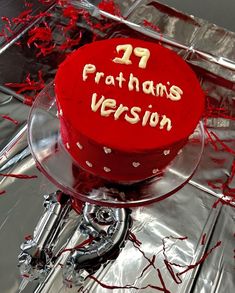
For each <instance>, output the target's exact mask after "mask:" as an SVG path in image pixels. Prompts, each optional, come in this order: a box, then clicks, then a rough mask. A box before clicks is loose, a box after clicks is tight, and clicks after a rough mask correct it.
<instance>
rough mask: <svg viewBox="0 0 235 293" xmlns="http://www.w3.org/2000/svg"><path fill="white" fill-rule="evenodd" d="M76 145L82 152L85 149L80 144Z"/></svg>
mask: <svg viewBox="0 0 235 293" xmlns="http://www.w3.org/2000/svg"><path fill="white" fill-rule="evenodd" d="M76 145H77V146H78V148H79V149H80V150H82V149H83V146H82V145H81V144H80V142H77V143H76Z"/></svg>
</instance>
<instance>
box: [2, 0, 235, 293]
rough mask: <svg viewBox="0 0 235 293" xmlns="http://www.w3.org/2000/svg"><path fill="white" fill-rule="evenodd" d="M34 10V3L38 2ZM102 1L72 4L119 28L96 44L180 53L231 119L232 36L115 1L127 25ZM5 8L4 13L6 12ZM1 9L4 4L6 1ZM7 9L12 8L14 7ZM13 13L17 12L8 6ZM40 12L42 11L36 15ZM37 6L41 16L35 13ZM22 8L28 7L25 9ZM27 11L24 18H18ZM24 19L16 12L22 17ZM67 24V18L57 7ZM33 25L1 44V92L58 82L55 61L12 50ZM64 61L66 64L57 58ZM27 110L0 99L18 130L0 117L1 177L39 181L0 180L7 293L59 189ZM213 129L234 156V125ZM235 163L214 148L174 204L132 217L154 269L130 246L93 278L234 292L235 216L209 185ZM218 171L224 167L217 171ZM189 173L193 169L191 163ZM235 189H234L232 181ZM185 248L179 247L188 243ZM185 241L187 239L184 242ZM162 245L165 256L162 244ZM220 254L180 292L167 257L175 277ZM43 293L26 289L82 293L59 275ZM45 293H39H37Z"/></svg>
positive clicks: (185, 280) (220, 123)
mask: <svg viewBox="0 0 235 293" xmlns="http://www.w3.org/2000/svg"><path fill="white" fill-rule="evenodd" d="M35 2H36V1H35ZM97 2H98V1H93V2H92V1H91V2H89V1H72V4H73V5H75V6H78V7H83V8H85V9H87V10H88V11H89V12H90V13H91V15H92V16H93V17H94V18H95V19H97V21H101V20H102V17H103V16H106V17H108V18H109V19H110V21H111V23H112V25H111V26H110V27H109V28H108V29H107V31H102V32H99V31H97V34H98V36H99V38H109V37H115V36H126V35H127V36H130V35H132V36H136V37H141V38H146V39H148V38H150V39H157V40H160V41H161V42H162V43H163V44H164V45H165V46H169V47H171V48H173V49H175V50H176V51H177V52H178V53H179V54H180V55H181V56H182V57H183V58H184V59H185V60H186V61H187V62H188V63H189V64H191V65H192V67H193V69H194V70H195V71H196V72H197V74H198V76H199V78H200V81H201V84H202V86H203V88H204V90H205V91H206V92H207V96H208V98H209V102H210V103H211V104H213V105H216V106H217V107H223V108H225V109H226V110H227V113H228V114H229V115H230V116H232V117H234V111H235V35H234V33H232V32H229V31H226V30H224V29H222V28H220V27H217V26H215V25H212V24H210V23H208V22H206V21H205V20H202V19H198V18H195V17H192V16H187V15H185V14H183V13H180V12H178V11H176V10H174V9H172V8H170V7H166V6H164V5H162V4H159V3H158V2H156V1H148V0H143V1H134V0H128V1H117V4H118V5H119V8H120V11H121V15H122V18H120V17H118V16H114V15H112V14H110V12H107V11H99V9H98V8H97V5H95V4H97ZM1 5H3V4H0V11H1V14H2V11H4V10H2V8H4V7H1ZM4 5H7V4H6V3H5V2H4ZM9 5H10V2H9ZM9 7H10V6H9ZM38 7H39V6H38ZM38 7H36V8H35V11H37V9H38ZM21 9H22V8H21ZM20 11H22V10H20ZM20 11H19V12H20ZM52 11H53V13H54V15H55V17H58V22H59V21H60V18H61V15H60V9H59V8H58V7H54V8H52ZM145 20H147V21H149V22H151V23H153V24H155V25H156V26H157V27H158V28H159V31H160V33H159V31H156V30H154V29H152V28H151V27H146V26H145V25H144V21H145ZM78 26H79V27H80V28H81V29H82V30H83V31H84V34H85V35H86V36H87V40H88V39H89V40H90V39H91V38H90V34H91V33H90V29H89V27H88V26H87V24H86V23H84V22H79V23H78ZM27 29H28V26H26V27H24V28H20V29H19V28H16V33H15V35H13V36H12V38H11V40H10V43H9V42H8V43H3V42H1V43H0V44H1V49H0V52H1V54H0V84H1V85H3V84H4V83H6V82H20V81H22V80H23V78H24V77H25V74H26V73H27V72H30V73H31V74H32V75H35V74H36V73H37V72H38V70H39V69H42V70H43V72H44V73H46V74H47V78H48V80H50V79H51V78H53V75H54V73H55V71H56V66H57V64H58V63H59V61H57V60H56V61H53V62H49V61H50V60H49V61H48V60H46V61H43V60H41V59H40V58H37V59H36V58H35V55H34V54H33V52H32V50H31V49H28V48H27V47H18V46H11V45H12V44H13V43H14V42H15V41H17V40H19V39H22V40H23V39H24V36H25V32H26V31H27ZM57 58H58V60H59V59H62V57H61V56H57ZM28 111H29V107H28V106H26V105H24V104H23V103H22V102H21V99H20V97H17V98H16V97H14V95H12V94H6V93H2V92H1V91H0V114H1V115H8V116H10V117H11V118H14V119H15V120H17V121H18V123H17V124H14V123H12V122H11V121H9V120H7V119H2V118H1V117H0V129H1V131H0V173H4V174H5V173H8V172H9V173H15V174H27V175H37V178H36V179H29V180H24V179H19V178H12V177H4V176H1V177H0V191H1V190H2V191H3V190H4V191H5V193H4V194H2V195H1V196H0V200H1V205H0V209H1V212H0V235H1V242H0V251H1V264H0V270H1V276H0V291H1V292H7V293H8V292H9V293H13V292H19V287H20V284H21V281H22V279H21V277H20V273H19V270H18V268H17V263H18V260H17V256H18V254H19V252H20V244H21V243H22V242H23V240H24V237H25V236H26V235H29V234H31V235H32V234H33V231H34V228H35V226H36V224H37V222H38V221H39V218H40V216H41V215H42V213H43V206H42V203H43V195H44V194H48V193H50V192H54V191H55V190H56V187H55V186H54V185H53V184H52V183H50V182H49V181H48V180H47V179H46V178H45V176H43V175H42V174H41V173H40V172H39V171H38V170H37V168H36V166H35V163H34V161H33V159H32V157H31V155H30V152H29V148H28V143H27V137H26V130H27V115H28ZM207 126H208V128H209V129H211V130H213V131H214V132H215V133H216V134H217V135H218V136H219V138H220V139H221V140H223V141H226V143H227V145H229V146H230V147H231V148H233V149H235V125H234V121H233V120H232V119H226V118H224V117H218V116H215V117H209V118H208V120H207ZM233 161H234V156H233V154H232V153H231V152H227V151H224V149H221V150H220V151H219V150H217V151H215V150H214V148H213V146H212V144H211V143H209V141H208V140H207V143H206V146H205V150H204V153H203V157H202V160H201V163H200V166H199V168H198V170H197V172H196V174H195V175H194V176H193V178H192V179H191V180H190V182H189V183H188V184H187V185H185V186H184V187H183V188H182V189H181V190H179V191H178V192H177V193H175V194H174V195H172V196H171V197H169V198H167V199H165V200H163V201H161V202H157V203H155V204H152V205H149V206H145V207H139V208H135V209H132V219H133V225H132V228H131V231H132V232H133V233H134V234H135V235H136V237H137V238H138V240H139V241H141V243H142V244H141V246H140V248H141V250H142V251H143V252H144V254H145V256H146V257H147V258H149V259H152V257H153V256H154V255H155V256H156V260H155V268H154V267H153V266H151V267H149V268H147V269H146V270H145V271H144V273H143V274H142V272H143V270H144V268H146V266H147V265H148V264H149V263H148V260H147V258H146V257H143V254H142V253H141V252H140V251H139V250H138V249H137V248H136V247H134V245H133V243H132V242H131V241H126V243H125V246H124V247H122V249H121V250H120V254H119V255H118V257H117V258H116V259H115V260H114V261H112V262H109V263H107V264H106V266H102V267H101V268H100V269H99V270H98V271H97V272H96V277H97V278H98V279H99V280H100V281H102V283H105V284H108V285H111V286H117V287H125V286H126V285H132V286H133V287H134V286H135V287H138V288H143V287H145V286H146V285H148V284H152V285H155V286H161V283H160V279H159V277H158V275H157V270H156V269H157V268H159V269H160V270H161V273H162V277H163V279H164V282H165V286H166V288H167V289H168V290H169V292H173V293H177V292H180V293H189V292H194V293H202V292H216V293H217V292H219V293H220V292H226V293H230V292H231V293H232V292H234V288H235V279H234V248H235V247H234V219H235V213H234V207H232V206H231V205H226V204H224V205H222V204H218V205H216V207H212V206H213V205H214V203H215V202H216V200H217V199H218V198H221V197H222V196H223V192H222V191H221V189H216V188H212V187H211V185H209V184H208V182H211V183H217V182H218V180H223V181H225V180H226V178H228V177H229V176H230V175H231V168H232V164H233ZM218 162H220V163H219V164H218ZM185 164H187V162H185ZM230 186H231V187H233V188H234V187H235V183H234V180H233V181H231V182H230ZM182 237H183V238H184V237H187V238H184V240H180V239H181V238H182ZM177 238H180V239H177ZM163 239H165V241H166V243H165V247H164V245H163V244H164V243H163ZM218 241H221V245H220V246H218V247H217V248H216V249H215V250H213V252H212V253H211V254H210V255H209V256H208V258H207V259H206V260H205V261H204V262H201V263H199V265H198V266H196V267H195V268H194V269H192V270H190V271H188V272H187V273H185V274H183V275H182V283H180V284H177V283H176V282H175V281H174V279H173V278H172V276H171V274H170V273H169V271H168V270H167V269H166V266H165V263H164V259H165V256H164V253H166V254H167V258H168V261H170V262H174V263H177V264H178V266H175V267H174V270H175V271H176V272H180V271H182V270H183V268H184V267H185V266H187V265H190V264H195V263H197V262H198V261H199V260H200V259H201V257H202V256H203V254H204V253H205V252H206V251H208V250H209V249H210V248H212V247H214V246H215V245H216V243H218ZM44 285H45V286H44V287H45V288H47V290H46V291H45V290H44V291H43V289H40V288H42V287H40V284H39V281H34V282H32V283H29V284H27V286H26V287H25V288H24V287H21V288H24V289H23V292H29V293H30V292H43V293H46V292H50V293H54V292H78V288H76V287H74V288H71V289H68V288H66V287H65V285H64V283H63V281H62V274H61V271H60V270H57V271H56V274H54V276H53V279H52V278H51V279H50V278H49V279H46V284H45V283H44ZM40 290H41V291H40ZM155 291H156V292H157V291H158V290H155V289H153V288H149V287H148V288H147V289H142V290H141V289H131V288H129V289H124V288H123V289H121V288H119V289H116V290H115V292H155ZM84 292H94V293H95V292H102V293H103V292H111V289H105V288H103V287H101V286H100V285H99V284H98V283H97V282H96V281H94V280H92V279H89V280H87V281H86V282H85V283H84Z"/></svg>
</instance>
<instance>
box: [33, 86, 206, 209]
mask: <svg viewBox="0 0 235 293" xmlns="http://www.w3.org/2000/svg"><path fill="white" fill-rule="evenodd" d="M28 122H29V123H28V134H29V135H28V138H29V145H30V148H31V152H32V155H33V157H34V159H35V161H36V164H37V166H38V168H39V169H40V170H41V171H42V172H43V173H44V174H45V175H46V177H47V178H48V179H49V180H50V181H52V182H53V183H54V184H55V185H56V186H57V187H58V188H60V189H61V190H62V191H63V192H64V193H67V194H69V195H71V196H73V197H75V198H77V199H79V200H82V201H87V202H91V203H95V204H98V205H106V206H115V207H131V206H139V205H144V204H149V203H151V202H155V201H159V200H162V199H164V198H166V197H168V196H170V195H172V194H174V193H175V192H176V191H177V190H179V189H180V188H182V187H183V186H184V185H185V184H186V183H187V182H188V180H190V178H191V177H192V175H193V174H194V172H195V170H196V168H197V166H198V164H199V162H200V159H201V155H202V152H203V147H204V131H203V125H202V123H201V122H200V123H199V124H198V126H197V128H196V129H195V131H194V133H193V135H191V136H190V138H189V141H188V143H187V144H186V145H185V146H184V148H183V149H182V152H181V153H180V154H179V155H178V156H177V157H176V158H175V159H174V160H173V161H172V162H171V163H170V165H169V166H168V167H167V168H166V169H165V170H164V171H163V172H162V173H161V174H157V175H156V176H155V177H152V178H150V179H147V180H144V181H141V182H138V183H135V184H131V185H121V184H114V183H111V182H108V181H105V180H104V179H102V178H99V177H96V176H94V175H92V174H89V173H87V172H86V171H84V170H83V169H81V168H80V167H79V166H78V164H77V163H76V162H75V161H74V159H73V158H72V157H71V156H70V155H69V153H68V152H67V150H66V149H65V147H64V146H63V144H62V141H61V137H60V123H59V119H58V118H57V106H56V101H55V94H54V84H53V83H51V84H49V85H48V86H47V87H46V88H45V89H44V90H43V91H42V92H41V93H40V94H39V95H38V97H37V98H36V100H35V102H34V104H33V106H32V109H31V111H30V115H29V121H28Z"/></svg>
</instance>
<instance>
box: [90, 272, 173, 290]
mask: <svg viewBox="0 0 235 293" xmlns="http://www.w3.org/2000/svg"><path fill="white" fill-rule="evenodd" d="M87 278H90V279H92V280H94V281H95V282H97V283H98V284H99V285H100V286H101V287H103V288H105V289H111V290H114V289H135V290H144V289H147V288H152V289H156V290H158V291H161V292H164V293H170V291H169V290H167V289H165V288H161V287H158V286H154V285H151V284H148V285H146V286H144V287H136V286H133V285H125V286H116V285H108V284H105V283H102V282H101V281H100V280H98V279H97V278H96V277H94V276H92V275H89V276H88V277H87Z"/></svg>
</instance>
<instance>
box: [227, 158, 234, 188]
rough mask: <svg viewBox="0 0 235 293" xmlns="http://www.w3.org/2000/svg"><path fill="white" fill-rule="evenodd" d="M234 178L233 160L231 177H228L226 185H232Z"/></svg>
mask: <svg viewBox="0 0 235 293" xmlns="http://www.w3.org/2000/svg"><path fill="white" fill-rule="evenodd" d="M234 176H235V160H234V161H233V164H232V170H231V175H230V176H229V179H228V185H229V184H231V183H232V181H233V179H234Z"/></svg>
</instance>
